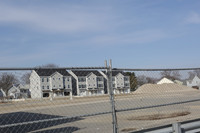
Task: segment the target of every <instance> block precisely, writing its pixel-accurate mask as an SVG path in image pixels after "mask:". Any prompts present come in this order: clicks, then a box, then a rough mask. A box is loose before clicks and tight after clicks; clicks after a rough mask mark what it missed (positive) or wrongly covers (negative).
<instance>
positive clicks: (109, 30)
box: [0, 0, 200, 68]
mask: <svg viewBox="0 0 200 133" xmlns="http://www.w3.org/2000/svg"><path fill="white" fill-rule="evenodd" d="M199 7H200V1H199V0H100V1H94V0H84V1H83V0H73V1H72V0H71V1H70V0H68V1H67V0H66V1H64V0H56V1H55V0H29V1H27V0H18V1H16V0H9V1H6V0H4V1H2V0H0V46H1V48H0V53H1V56H0V67H34V66H38V65H42V64H47V63H55V64H58V65H59V66H62V67H71V66H103V65H104V60H106V59H107V60H109V59H112V61H113V67H123V68H124V67H125V68H176V67H200V61H199V57H200V52H199V51H200V8H199Z"/></svg>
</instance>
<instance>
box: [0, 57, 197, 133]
mask: <svg viewBox="0 0 200 133" xmlns="http://www.w3.org/2000/svg"><path fill="white" fill-rule="evenodd" d="M40 68H41V67H34V68H0V71H18V70H35V69H40ZM42 69H66V70H83V69H84V70H92V69H93V70H97V69H98V70H100V69H104V70H106V74H107V76H108V81H107V87H108V89H109V92H110V93H109V96H110V104H111V111H108V112H98V113H95V114H85V115H80V116H74V117H59V118H52V119H44V120H38V121H30V122H22V123H15V124H8V125H0V128H5V127H12V126H18V125H27V124H33V123H41V122H47V121H54V120H62V119H69V118H76V117H88V116H95V115H102V114H112V125H113V133H118V132H119V131H118V124H117V115H116V113H117V112H122V111H130V110H139V109H146V108H154V107H161V106H168V105H174V104H182V103H189V102H195V101H200V99H195V100H190V101H183V102H176V103H168V104H162V105H154V106H147V107H141V108H129V109H120V110H116V108H115V97H114V93H113V86H112V71H176V70H200V68H177V69H128V68H112V62H111V60H110V61H109V66H108V65H107V61H106V62H105V67H62V68H43V67H42ZM197 121H198V122H200V120H199V119H198V120H195V122H197ZM186 123H187V124H186ZM170 126H171V125H170ZM162 127H163V129H160V128H162ZM162 127H158V128H153V129H152V130H154V129H155V132H157V131H158V130H157V129H159V131H163V132H168V131H169V132H176V133H181V131H182V130H183V129H184V130H185V131H186V130H188V129H194V128H200V124H199V123H197V124H194V121H192V122H191V121H190V122H184V123H183V124H182V123H175V124H173V126H172V127H173V128H172V127H169V125H167V126H162ZM180 129H181V130H180ZM150 130H151V129H149V130H144V131H139V132H148V131H150ZM151 132H152V133H154V132H153V131H151Z"/></svg>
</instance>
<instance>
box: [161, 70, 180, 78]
mask: <svg viewBox="0 0 200 133" xmlns="http://www.w3.org/2000/svg"><path fill="white" fill-rule="evenodd" d="M160 75H161V77H162V78H164V77H165V78H168V79H171V80H176V79H178V80H180V78H181V75H180V72H179V71H163V72H160Z"/></svg>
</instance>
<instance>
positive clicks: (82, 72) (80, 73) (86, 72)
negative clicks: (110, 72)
mask: <svg viewBox="0 0 200 133" xmlns="http://www.w3.org/2000/svg"><path fill="white" fill-rule="evenodd" d="M72 72H73V73H74V74H75V75H76V76H88V75H89V74H91V73H94V74H95V75H96V76H102V75H101V74H100V72H98V71H91V70H76V71H73V70H72Z"/></svg>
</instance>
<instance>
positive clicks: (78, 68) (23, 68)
mask: <svg viewBox="0 0 200 133" xmlns="http://www.w3.org/2000/svg"><path fill="white" fill-rule="evenodd" d="M37 69H66V70H83V69H84V70H87V69H88V70H91V69H108V68H107V67H53V68H51V67H21V68H20V67H10V68H9V67H7V68H6V67H5V68H0V71H11V70H13V71H16V70H37Z"/></svg>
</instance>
